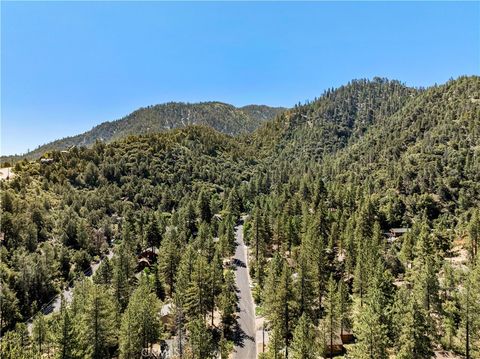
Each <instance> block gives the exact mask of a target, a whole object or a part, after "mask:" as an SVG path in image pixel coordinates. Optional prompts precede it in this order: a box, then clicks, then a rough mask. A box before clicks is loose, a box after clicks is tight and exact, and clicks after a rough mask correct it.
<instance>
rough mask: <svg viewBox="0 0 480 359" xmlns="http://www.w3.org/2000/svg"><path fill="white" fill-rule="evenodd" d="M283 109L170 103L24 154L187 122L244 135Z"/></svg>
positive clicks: (139, 133) (105, 139)
mask: <svg viewBox="0 0 480 359" xmlns="http://www.w3.org/2000/svg"><path fill="white" fill-rule="evenodd" d="M283 110H284V109H283V108H281V107H269V106H265V105H249V106H245V107H241V108H236V107H234V106H232V105H228V104H225V103H221V102H200V103H194V104H190V103H182V102H169V103H165V104H161V105H155V106H149V107H145V108H140V109H138V110H136V111H134V112H132V113H131V114H129V115H128V116H126V117H123V118H121V119H119V120H116V121H109V122H104V123H102V124H100V125H98V126H95V127H94V128H92V129H91V130H90V131H87V132H84V133H82V134H80V135H76V136H72V137H66V138H62V139H60V140H56V141H53V142H50V143H47V144H45V145H42V146H40V147H38V148H37V149H35V150H34V151H31V152H29V153H27V154H26V155H25V157H27V158H30V159H32V158H38V157H40V156H41V155H42V153H44V152H47V151H52V150H64V149H68V148H69V147H71V146H90V145H92V144H93V143H95V141H103V142H109V141H112V140H116V139H120V138H123V137H126V136H129V135H141V134H147V133H156V132H159V131H168V130H171V129H175V128H178V127H185V126H188V125H205V126H210V127H212V128H214V129H216V130H217V131H220V132H223V133H226V134H228V135H238V134H245V133H250V132H252V131H254V130H255V129H256V128H257V127H258V126H259V125H260V124H261V123H262V122H264V121H268V120H271V119H273V118H274V117H275V115H276V114H278V113H280V112H281V111H283ZM21 158H22V156H10V157H9V156H7V157H4V158H3V160H5V161H8V160H12V159H13V160H15V159H21Z"/></svg>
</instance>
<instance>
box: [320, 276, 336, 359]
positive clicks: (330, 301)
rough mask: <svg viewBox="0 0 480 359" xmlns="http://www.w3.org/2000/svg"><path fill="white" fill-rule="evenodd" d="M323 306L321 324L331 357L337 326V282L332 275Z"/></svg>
mask: <svg viewBox="0 0 480 359" xmlns="http://www.w3.org/2000/svg"><path fill="white" fill-rule="evenodd" d="M324 306H325V318H324V319H323V325H324V328H325V331H326V334H327V338H326V339H327V343H328V345H329V347H330V350H329V355H330V358H333V341H334V338H335V337H336V336H337V335H338V333H337V332H338V328H339V303H338V291H337V284H336V282H335V280H334V279H333V276H332V275H330V279H329V280H328V285H327V293H326V296H325V303H324Z"/></svg>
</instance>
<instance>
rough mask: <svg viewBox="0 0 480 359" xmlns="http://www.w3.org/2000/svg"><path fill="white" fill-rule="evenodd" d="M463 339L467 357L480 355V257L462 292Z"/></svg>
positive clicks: (470, 270)
mask: <svg viewBox="0 0 480 359" xmlns="http://www.w3.org/2000/svg"><path fill="white" fill-rule="evenodd" d="M460 303H461V309H460V310H461V327H462V334H463V335H462V341H463V342H464V343H465V356H466V358H467V359H470V358H476V356H478V355H480V316H479V315H478V313H480V259H479V258H477V260H476V263H473V264H472V265H471V268H470V269H469V272H468V274H467V278H466V279H465V283H464V288H463V291H462V292H461V301H460Z"/></svg>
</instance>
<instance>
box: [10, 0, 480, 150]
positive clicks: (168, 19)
mask: <svg viewBox="0 0 480 359" xmlns="http://www.w3.org/2000/svg"><path fill="white" fill-rule="evenodd" d="M479 26H480V5H479V3H478V2H469V3H447V2H441V3H434V2H424V3H414V2H401V3H380V2H367V3H345V2H342V3H325V2H320V3H318V2H317V3H312V2H308V3H270V2H264V3H253V2H244V3H219V2H215V3H159V2H156V3H154V2H145V3H127V2H117V3H113V2H104V3H89V2H77V3H60V2H50V3H36V2H25V3H17V2H3V1H2V5H1V115H2V124H1V130H2V131H1V140H2V143H1V153H2V154H13V153H22V152H25V151H26V150H27V149H34V148H35V147H37V146H38V145H40V144H43V143H45V142H48V141H50V140H54V139H57V138H61V137H64V136H67V135H74V134H77V133H80V132H83V131H86V130H89V129H90V128H91V127H93V126H94V125H96V124H99V123H101V122H103V121H107V120H114V119H117V118H120V117H122V116H124V115H126V114H128V113H129V112H131V111H132V110H134V109H136V108H138V107H140V106H147V105H151V104H156V103H162V102H166V101H188V102H196V101H206V100H218V101H224V102H228V103H232V104H234V105H239V106H240V105H246V104H250V103H258V104H268V105H275V106H291V105H293V104H295V103H297V102H299V101H302V102H303V101H304V100H306V99H312V98H314V97H316V96H319V95H320V94H321V93H322V92H323V90H324V89H326V88H329V87H336V86H339V85H341V84H344V83H346V82H348V81H349V80H351V79H352V78H364V77H368V78H371V77H373V76H384V77H389V78H395V79H399V80H401V81H403V82H405V83H406V84H408V85H414V86H428V85H432V84H434V83H443V82H445V81H447V80H448V79H449V78H451V77H453V78H455V77H457V76H459V75H462V74H468V75H472V74H479V72H480V29H479Z"/></svg>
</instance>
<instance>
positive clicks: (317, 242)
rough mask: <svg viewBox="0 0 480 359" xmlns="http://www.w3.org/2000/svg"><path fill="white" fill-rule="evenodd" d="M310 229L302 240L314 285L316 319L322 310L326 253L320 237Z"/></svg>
mask: <svg viewBox="0 0 480 359" xmlns="http://www.w3.org/2000/svg"><path fill="white" fill-rule="evenodd" d="M315 233H316V231H315V230H314V229H313V228H311V229H310V230H309V231H308V232H307V234H306V238H305V239H304V242H305V253H306V254H308V257H309V258H308V262H309V263H310V265H311V268H312V281H313V284H314V290H315V296H316V299H317V319H318V318H320V315H321V310H322V307H321V306H322V297H323V295H324V293H325V272H326V261H327V259H326V253H325V243H324V240H323V238H322V237H320V236H318V235H316V234H315Z"/></svg>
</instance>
